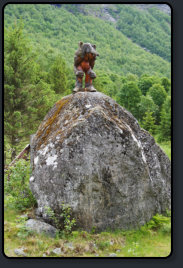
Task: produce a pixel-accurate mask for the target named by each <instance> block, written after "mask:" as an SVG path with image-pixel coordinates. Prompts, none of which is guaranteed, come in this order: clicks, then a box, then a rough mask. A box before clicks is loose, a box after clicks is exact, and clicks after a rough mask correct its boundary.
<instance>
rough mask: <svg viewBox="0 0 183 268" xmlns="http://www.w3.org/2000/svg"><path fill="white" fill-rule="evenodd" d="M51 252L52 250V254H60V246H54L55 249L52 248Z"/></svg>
mask: <svg viewBox="0 0 183 268" xmlns="http://www.w3.org/2000/svg"><path fill="white" fill-rule="evenodd" d="M52 252H53V253H54V254H56V255H60V254H62V251H61V248H55V249H53V250H52Z"/></svg>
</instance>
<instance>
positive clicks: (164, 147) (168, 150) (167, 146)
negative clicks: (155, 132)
mask: <svg viewBox="0 0 183 268" xmlns="http://www.w3.org/2000/svg"><path fill="white" fill-rule="evenodd" d="M154 138H155V141H156V143H158V145H159V146H160V147H161V149H162V150H163V151H164V152H165V154H166V155H167V156H168V158H169V159H170V160H171V141H164V142H158V140H157V137H156V136H155V137H154Z"/></svg>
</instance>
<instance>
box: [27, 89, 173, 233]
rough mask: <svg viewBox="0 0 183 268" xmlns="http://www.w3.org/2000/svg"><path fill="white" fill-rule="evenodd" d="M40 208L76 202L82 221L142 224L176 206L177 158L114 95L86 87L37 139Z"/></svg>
mask: <svg viewBox="0 0 183 268" xmlns="http://www.w3.org/2000/svg"><path fill="white" fill-rule="evenodd" d="M31 165H32V176H31V178H30V186H31V190H32V192H33V194H34V196H35V198H36V199H37V202H38V210H37V211H38V214H39V216H42V217H43V218H44V219H45V220H47V219H48V217H47V216H48V215H47V214H46V210H45V208H46V207H50V208H51V209H52V210H54V211H55V213H59V210H60V207H61V203H62V202H64V204H68V205H69V206H70V207H71V209H72V216H73V217H74V218H75V219H76V221H77V226H78V227H81V228H82V229H85V230H91V228H92V227H95V228H96V229H97V230H99V231H101V230H105V229H107V228H111V229H114V228H122V229H127V228H135V227H138V226H140V225H143V224H145V223H146V222H147V221H149V220H150V219H151V217H152V216H153V215H155V214H156V213H164V212H165V211H166V210H167V209H170V204H171V201H170V199H171V171H170V170H171V165H170V160H169V159H168V157H167V156H166V155H165V153H164V152H163V151H162V150H161V149H160V147H159V146H158V145H157V144H156V143H155V141H154V138H153V137H152V136H151V135H150V134H149V133H148V132H147V131H145V130H143V129H141V128H140V126H139V124H138V122H137V120H136V119H135V118H134V117H133V116H132V114H131V113H129V112H128V111H127V110H125V109H124V108H122V107H121V106H119V105H118V104H117V103H116V102H115V101H114V100H113V99H111V98H110V97H107V96H106V95H104V94H102V93H99V92H96V93H91V92H79V93H77V94H75V95H69V96H66V97H64V98H63V99H61V100H60V101H58V102H57V103H56V104H55V105H54V107H53V108H52V109H51V110H50V111H49V113H48V114H47V115H46V117H45V118H44V120H43V122H42V123H41V125H40V126H39V128H38V131H37V133H36V134H35V135H34V136H33V137H32V140H31Z"/></svg>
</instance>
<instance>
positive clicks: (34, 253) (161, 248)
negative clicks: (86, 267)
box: [4, 209, 171, 257]
mask: <svg viewBox="0 0 183 268" xmlns="http://www.w3.org/2000/svg"><path fill="white" fill-rule="evenodd" d="M30 213H32V211H30V210H26V211H25V214H24V215H26V214H30ZM21 216H22V215H21V214H20V213H19V212H18V211H15V210H10V209H7V210H5V243H4V249H5V254H6V255H7V256H9V257H13V256H16V255H15V253H14V249H15V248H22V247H23V248H24V252H25V254H26V256H28V257H72V256H74V257H108V256H116V257H167V256H168V255H169V254H170V252H171V239H170V232H171V223H170V217H169V216H166V217H165V216H162V215H156V216H154V217H153V218H152V220H151V221H150V222H149V223H147V224H146V225H145V226H142V227H141V228H140V229H138V230H130V231H122V230H116V231H115V232H112V231H107V232H102V233H99V234H96V233H88V232H86V231H72V233H71V235H70V236H68V237H67V238H64V237H63V238H60V237H56V238H49V237H48V236H46V235H43V234H42V235H41V234H35V233H32V232H30V231H27V230H26V228H25V221H26V218H25V217H21ZM55 248H60V249H61V253H60V254H58V255H56V254H55V253H54V252H53V250H54V249H55Z"/></svg>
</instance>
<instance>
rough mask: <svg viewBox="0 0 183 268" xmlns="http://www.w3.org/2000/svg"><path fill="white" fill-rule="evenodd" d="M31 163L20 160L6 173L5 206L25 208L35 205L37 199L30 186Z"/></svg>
mask: <svg viewBox="0 0 183 268" xmlns="http://www.w3.org/2000/svg"><path fill="white" fill-rule="evenodd" d="M30 174H31V170H30V163H29V162H27V161H25V160H22V159H21V160H19V161H17V163H16V164H15V165H14V166H12V167H11V168H10V169H9V170H8V171H7V172H6V174H5V206H8V207H10V208H13V209H18V210H25V209H26V208H31V207H33V206H35V204H36V200H35V198H34V197H33V194H32V192H31V190H30V188H29V177H30Z"/></svg>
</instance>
